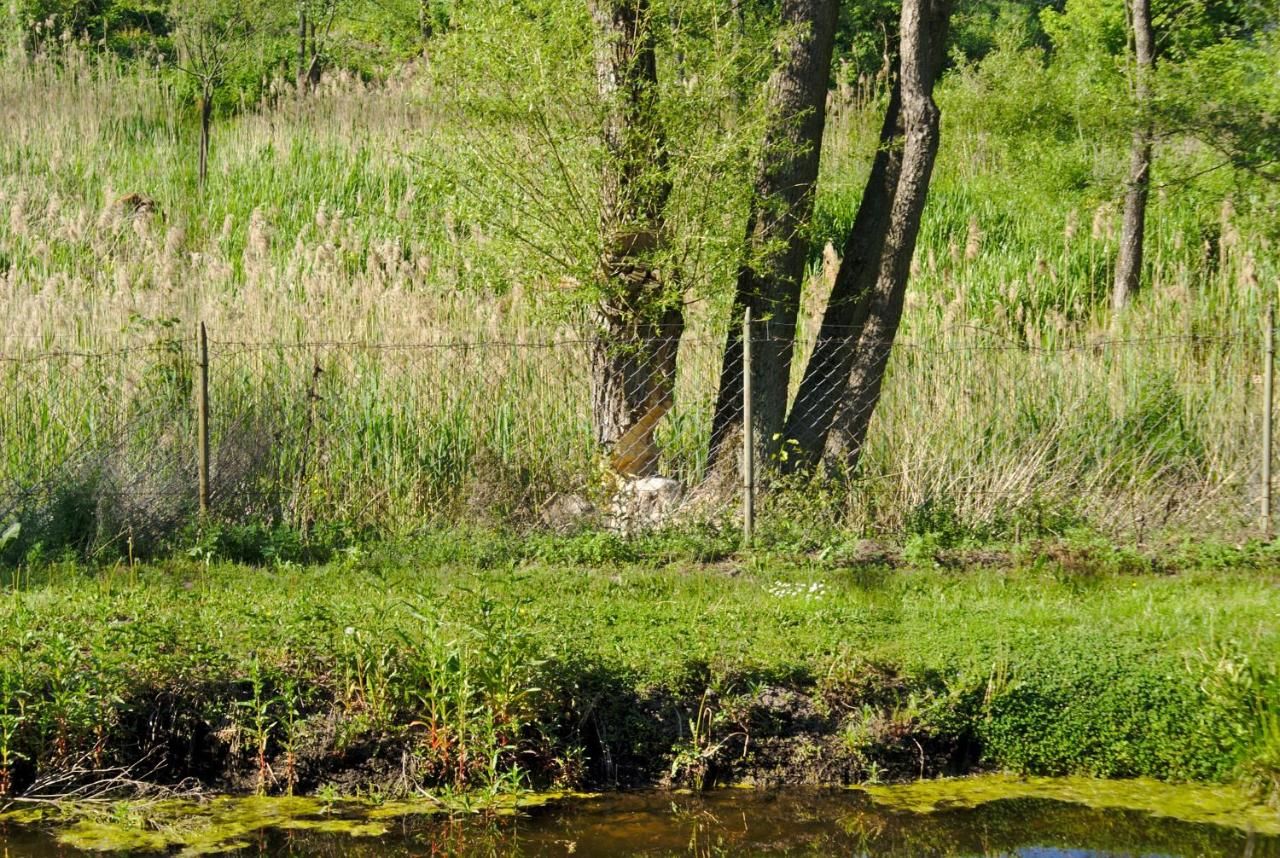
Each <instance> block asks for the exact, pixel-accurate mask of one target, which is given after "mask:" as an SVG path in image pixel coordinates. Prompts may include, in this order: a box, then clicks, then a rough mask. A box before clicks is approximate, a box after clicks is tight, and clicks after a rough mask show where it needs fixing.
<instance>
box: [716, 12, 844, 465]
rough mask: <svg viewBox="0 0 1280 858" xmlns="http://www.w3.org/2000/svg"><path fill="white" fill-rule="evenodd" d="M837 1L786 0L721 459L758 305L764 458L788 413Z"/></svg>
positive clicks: (737, 406) (757, 372) (719, 430)
mask: <svg viewBox="0 0 1280 858" xmlns="http://www.w3.org/2000/svg"><path fill="white" fill-rule="evenodd" d="M839 7H840V4H839V0H783V3H782V24H783V27H784V28H786V29H787V31H788V36H789V38H788V40H787V43H786V44H785V45H784V46H783V48H782V51H783V60H784V61H783V63H782V65H781V66H779V68H778V69H777V70H776V71H775V72H774V73H773V75H772V77H771V78H770V80H769V85H768V86H769V89H768V93H769V94H768V105H767V107H766V110H767V111H768V114H769V118H768V124H767V125H766V128H765V139H764V150H763V154H762V157H761V163H760V169H759V173H758V175H757V176H756V182H755V195H754V198H753V202H752V206H751V213H750V216H749V219H748V223H747V243H748V246H749V248H750V254H751V255H750V258H749V259H748V260H747V263H746V264H745V265H744V266H743V267H742V269H741V271H740V272H739V274H738V285H737V291H736V294H735V297H734V312H733V314H732V316H731V317H730V322H729V334H728V338H727V342H726V344H725V354H724V361H723V364H722V367H721V372H720V393H719V398H718V400H717V403H716V410H715V415H714V417H713V421H712V431H711V461H712V462H713V463H714V462H715V461H716V460H717V459H718V458H719V456H720V454H721V452H722V450H723V449H724V446H725V442H726V441H727V440H728V439H730V438H731V437H734V436H738V437H741V432H742V408H741V405H742V384H743V377H742V373H743V368H742V329H741V326H740V325H739V324H738V320H739V319H741V318H742V311H743V310H744V309H746V308H748V307H750V308H751V311H752V316H753V318H755V319H758V320H760V322H761V324H760V326H759V329H760V331H761V338H760V340H759V342H758V343H756V351H755V355H754V356H755V359H754V360H753V361H752V390H753V393H754V402H753V414H752V422H753V423H754V424H755V425H754V426H753V427H752V434H753V437H754V438H755V439H756V443H757V445H758V446H759V448H760V452H761V453H762V454H763V455H762V456H761V461H763V462H768V461H769V456H770V454H771V453H773V452H774V451H776V450H777V448H778V442H779V440H780V438H781V433H782V429H783V423H784V421H785V419H786V412H787V392H788V387H789V385H790V381H791V360H792V355H793V353H794V350H795V333H796V318H797V315H798V313H799V309H800V291H801V287H802V285H803V283H804V274H805V267H806V263H807V262H808V253H809V238H810V236H809V233H808V227H809V224H810V222H811V220H812V215H813V189H814V184H815V183H816V182H817V179H818V166H819V160H820V156H821V153H822V133H823V129H824V127H825V125H826V114H827V111H826V106H827V89H828V86H827V84H828V82H829V80H830V76H831V54H832V48H833V45H834V41H835V28H836V16H837V14H838V12H839Z"/></svg>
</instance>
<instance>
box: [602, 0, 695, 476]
mask: <svg viewBox="0 0 1280 858" xmlns="http://www.w3.org/2000/svg"><path fill="white" fill-rule="evenodd" d="M591 14H592V17H593V19H594V21H595V24H596V29H597V36H598V45H597V49H596V80H597V87H598V91H599V95H600V98H601V101H602V103H603V104H604V106H605V111H604V122H603V128H602V136H603V140H604V147H605V153H606V158H605V160H604V165H603V168H602V170H601V177H600V179H601V182H600V234H601V239H602V248H601V260H600V281H601V287H602V288H601V291H602V298H601V300H600V302H599V304H598V305H597V322H598V327H599V331H598V337H597V339H596V341H595V344H594V346H593V348H592V379H593V391H592V400H593V410H594V419H595V429H596V440H597V441H598V442H599V443H600V444H601V445H602V446H604V447H605V448H606V449H611V451H612V466H613V468H614V469H615V470H616V471H617V472H619V473H622V474H626V475H644V474H649V473H652V472H653V471H654V470H655V469H656V467H657V464H658V451H657V445H656V443H655V442H654V430H655V428H656V426H657V424H658V422H659V421H660V420H661V418H662V417H663V415H665V414H666V412H667V411H668V410H669V409H670V408H671V404H672V396H673V387H674V383H675V371H676V355H677V350H678V347H679V340H680V335H681V333H682V332H683V329H684V314H683V308H682V306H681V301H680V295H679V292H678V290H677V289H676V288H675V286H674V284H673V283H671V282H669V279H668V278H667V277H665V276H664V272H663V271H661V270H660V269H659V264H660V261H661V253H662V251H663V249H664V247H665V245H666V241H667V237H666V227H665V223H664V220H663V211H664V209H665V207H666V204H667V199H668V197H669V196H670V193H671V188H670V184H669V179H668V176H667V171H666V141H665V137H664V135H663V130H662V127H661V122H660V121H659V117H658V116H657V98H658V93H657V84H658V70H657V57H656V52H655V46H654V34H653V30H652V26H651V25H652V20H651V14H652V13H651V10H650V6H649V2H648V0H591Z"/></svg>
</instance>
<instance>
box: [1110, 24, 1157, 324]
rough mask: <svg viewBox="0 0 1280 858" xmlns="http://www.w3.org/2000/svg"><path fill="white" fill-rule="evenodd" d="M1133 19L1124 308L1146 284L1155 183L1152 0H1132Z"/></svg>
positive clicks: (1122, 256) (1121, 283)
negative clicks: (1133, 111) (1133, 113)
mask: <svg viewBox="0 0 1280 858" xmlns="http://www.w3.org/2000/svg"><path fill="white" fill-rule="evenodd" d="M1129 6H1130V10H1129V11H1130V15H1131V17H1132V19H1133V22H1132V23H1133V47H1134V57H1135V59H1136V61H1137V66H1136V69H1135V71H1134V76H1135V82H1134V100H1135V102H1136V106H1137V108H1138V111H1139V113H1140V115H1139V118H1138V123H1137V125H1136V126H1135V128H1134V131H1133V142H1132V144H1131V148H1130V150H1129V181H1128V183H1127V184H1126V186H1125V195H1124V222H1123V225H1122V226H1121V229H1120V253H1119V255H1118V256H1117V257H1116V279H1115V284H1114V286H1113V289H1112V293H1111V306H1112V309H1114V310H1117V311H1118V310H1121V309H1123V308H1124V307H1125V305H1126V304H1128V303H1129V301H1131V300H1132V299H1133V296H1134V295H1136V294H1137V292H1138V289H1139V287H1140V286H1141V284H1142V256H1143V243H1144V234H1145V232H1146V221H1147V195H1148V193H1149V191H1150V187H1151V138H1152V128H1151V73H1152V71H1153V70H1154V68H1155V61H1156V58H1155V34H1154V32H1153V29H1152V26H1151V3H1150V0H1130V4H1129Z"/></svg>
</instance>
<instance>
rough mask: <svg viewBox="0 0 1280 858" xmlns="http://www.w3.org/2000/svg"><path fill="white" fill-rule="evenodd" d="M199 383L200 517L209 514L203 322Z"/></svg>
mask: <svg viewBox="0 0 1280 858" xmlns="http://www.w3.org/2000/svg"><path fill="white" fill-rule="evenodd" d="M196 341H197V349H198V351H199V354H198V355H197V366H198V367H199V368H200V382H199V385H198V386H197V389H196V446H197V448H198V450H197V457H196V469H197V471H198V474H199V498H200V516H201V517H202V518H203V517H205V516H207V515H208V514H209V335H208V333H207V332H206V331H205V327H204V322H201V323H200V331H199V334H198V335H197V338H196Z"/></svg>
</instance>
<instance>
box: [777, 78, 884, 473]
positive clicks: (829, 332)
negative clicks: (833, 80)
mask: <svg viewBox="0 0 1280 858" xmlns="http://www.w3.org/2000/svg"><path fill="white" fill-rule="evenodd" d="M900 105H901V92H900V91H899V88H898V83H897V82H896V81H895V82H894V84H893V88H892V90H891V92H890V95H889V104H888V107H887V108H886V109H885V114H884V123H883V124H882V125H881V127H880V145H879V148H877V149H876V154H875V159H874V160H873V161H872V162H871V175H870V176H869V177H868V178H867V184H866V187H865V188H863V191H862V200H861V201H860V202H859V203H858V212H857V214H856V215H854V219H853V228H852V229H851V230H850V231H849V235H848V236H847V237H846V239H845V243H844V250H843V253H842V256H841V261H840V267H839V269H838V270H837V272H836V281H835V284H834V285H833V286H832V288H831V296H830V297H829V298H828V299H827V308H826V311H825V312H824V314H823V316H822V327H821V328H820V329H819V331H818V338H817V341H816V342H815V343H814V347H813V353H812V354H811V355H810V357H809V363H808V364H807V365H806V366H805V370H804V376H803V378H801V380H800V389H799V390H798V391H797V392H796V400H795V403H794V404H793V405H792V406H791V414H790V415H789V416H788V418H787V428H786V431H785V432H784V433H783V434H784V437H786V438H787V439H788V440H789V441H793V442H794V449H793V450H792V451H791V452H790V455H788V457H787V459H786V461H785V462H784V469H785V470H787V471H796V470H807V469H809V468H812V467H813V466H814V465H816V464H817V463H818V461H819V459H820V458H821V457H822V452H823V449H824V448H825V447H826V443H827V435H828V434H829V433H830V431H831V425H832V423H833V422H834V421H835V418H836V412H837V411H838V408H839V404H840V401H841V399H842V398H843V396H844V393H845V389H846V387H847V385H848V380H849V370H850V368H851V367H852V365H853V357H854V349H855V347H856V346H857V343H858V340H859V338H860V336H861V334H862V327H863V325H865V324H866V321H867V315H868V314H869V313H870V311H871V297H872V295H873V294H874V292H875V285H876V280H877V278H878V276H879V274H880V251H881V249H882V248H883V247H884V239H885V233H887V232H888V231H889V213H890V209H891V208H892V207H893V196H894V191H895V190H896V189H897V187H898V174H899V172H900V170H901V168H902V135H903V130H902V113H901V109H900Z"/></svg>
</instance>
